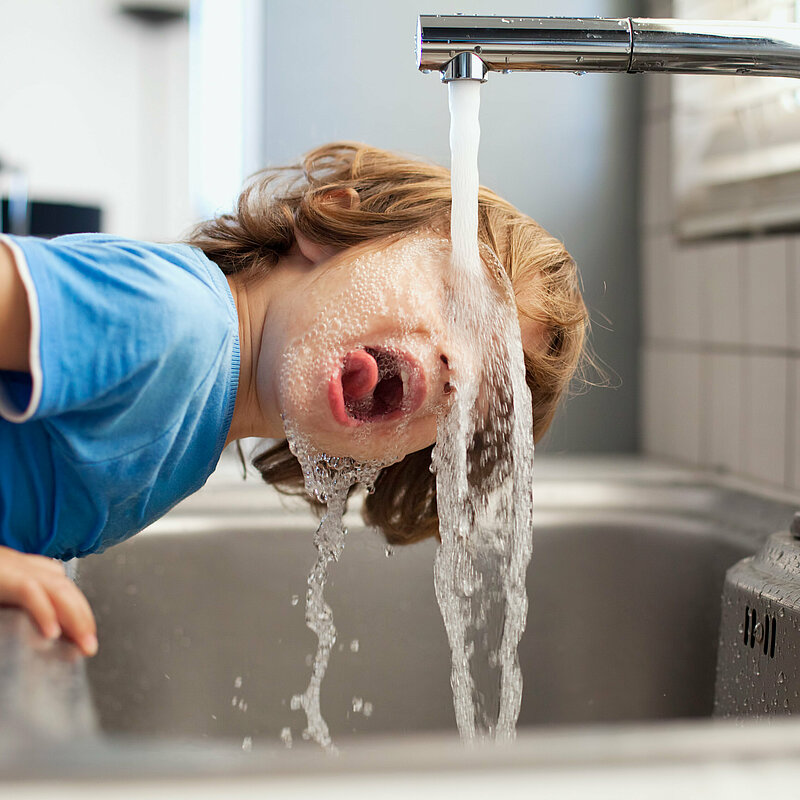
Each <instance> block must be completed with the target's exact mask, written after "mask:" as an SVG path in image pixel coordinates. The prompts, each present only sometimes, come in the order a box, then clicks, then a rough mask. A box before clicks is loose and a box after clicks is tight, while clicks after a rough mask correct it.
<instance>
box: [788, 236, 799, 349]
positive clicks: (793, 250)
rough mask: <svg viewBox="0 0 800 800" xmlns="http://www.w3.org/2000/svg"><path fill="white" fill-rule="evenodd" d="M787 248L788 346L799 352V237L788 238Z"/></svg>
mask: <svg viewBox="0 0 800 800" xmlns="http://www.w3.org/2000/svg"><path fill="white" fill-rule="evenodd" d="M787 247H788V257H789V269H788V273H787V281H788V292H789V294H788V297H789V308H788V310H787V316H788V320H787V327H788V329H789V346H790V347H793V348H794V349H795V350H800V236H791V237H789V239H788V242H787Z"/></svg>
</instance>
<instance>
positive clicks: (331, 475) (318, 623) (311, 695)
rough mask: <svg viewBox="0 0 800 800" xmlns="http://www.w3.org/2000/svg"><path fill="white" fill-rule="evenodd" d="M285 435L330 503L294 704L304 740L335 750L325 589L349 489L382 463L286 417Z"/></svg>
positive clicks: (338, 549) (312, 577)
mask: <svg viewBox="0 0 800 800" xmlns="http://www.w3.org/2000/svg"><path fill="white" fill-rule="evenodd" d="M284 426H285V428H286V438H287V441H288V442H289V447H290V448H291V450H292V453H294V455H295V456H296V458H297V460H298V461H299V462H300V466H301V467H302V470H303V478H304V481H305V489H306V492H308V494H309V495H311V496H312V497H314V498H315V499H316V500H318V501H319V502H320V503H324V504H325V505H326V510H325V514H324V515H323V517H322V520H321V521H320V523H319V526H318V528H317V531H316V533H315V534H314V546H315V547H316V549H317V558H316V561H315V562H314V566H313V567H312V568H311V572H310V573H309V575H308V590H307V592H306V625H307V626H308V627H309V628H310V629H311V630H312V631H313V632H314V633H315V634H316V636H317V652H316V654H315V656H314V662H313V665H312V669H311V679H310V680H309V682H308V687H307V688H306V690H305V692H303V694H296V695H294V697H292V700H291V708H292V710H294V711H298V710H299V709H300V708H302V709H303V710H304V711H305V713H306V722H307V727H306V730H305V731H304V732H303V738H305V739H313V740H314V741H315V742H317V744H319V745H320V746H321V747H323V748H325V749H326V750H329V751H331V752H335V751H336V748H335V747H334V745H333V741H332V739H331V735H330V731H329V730H328V724H327V723H326V722H325V719H324V717H323V716H322V710H321V708H320V689H321V688H322V679H323V678H324V677H325V672H326V671H327V669H328V661H329V659H330V655H331V650H332V649H333V646H334V645H335V644H336V627H335V625H334V624H333V612H332V611H331V607H330V606H329V605H328V603H327V602H326V601H325V596H324V590H325V584H326V582H327V579H328V567H329V565H330V563H331V562H332V561H338V560H339V556H340V555H341V554H342V550H343V549H344V541H345V537H346V536H347V528H345V527H344V525H343V524H342V517H343V516H344V512H345V508H346V504H347V495H348V493H349V491H350V487H351V486H353V485H354V484H356V483H360V484H362V485H364V486H365V487H367V489H369V488H370V487H371V486H372V484H373V483H374V481H375V478H376V477H377V475H378V472H379V471H380V469H381V467H382V466H383V464H382V463H379V462H368V463H359V462H356V461H353V460H352V459H350V458H336V457H332V456H328V455H325V454H324V453H321V452H320V451H318V450H317V449H316V448H315V447H313V445H311V443H310V442H309V441H308V440H307V439H306V438H305V437H304V436H302V435H301V434H300V433H298V432H297V431H295V430H294V429H293V426H292V425H291V423H289V422H288V421H287V420H285V419H284Z"/></svg>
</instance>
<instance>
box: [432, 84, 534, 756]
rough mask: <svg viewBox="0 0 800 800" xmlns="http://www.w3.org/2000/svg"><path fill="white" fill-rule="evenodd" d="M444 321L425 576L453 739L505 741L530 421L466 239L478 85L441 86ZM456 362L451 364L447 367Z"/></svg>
mask: <svg viewBox="0 0 800 800" xmlns="http://www.w3.org/2000/svg"><path fill="white" fill-rule="evenodd" d="M449 91H450V112H451V129H450V131H451V132H450V145H451V153H452V165H451V175H452V193H453V206H452V220H451V238H452V246H453V251H452V262H451V276H450V278H451V280H450V287H451V289H450V297H449V298H448V300H449V302H448V312H449V322H450V324H451V325H452V328H453V330H454V331H455V332H456V334H457V335H458V336H459V338H460V339H461V340H462V341H463V342H468V343H471V344H472V354H473V355H472V358H471V363H470V364H468V365H462V367H461V369H458V370H457V372H456V374H457V382H456V388H457V392H456V394H455V401H454V403H453V404H452V406H451V408H450V410H449V412H448V413H447V414H446V415H444V416H442V417H441V418H440V422H439V426H438V433H437V444H436V447H435V448H434V452H433V469H434V471H435V472H436V485H437V503H438V508H439V520H440V524H439V532H440V536H441V545H440V547H439V549H438V551H437V554H436V563H435V567H434V583H435V588H436V596H437V599H438V601H439V605H440V607H441V611H442V617H443V619H444V623H445V628H446V630H447V635H448V639H449V642H450V649H451V654H452V669H451V686H452V689H453V703H454V707H455V714H456V722H457V724H458V728H459V731H460V733H461V736H462V738H463V739H465V740H467V741H472V740H475V739H477V738H484V737H492V736H494V737H496V738H497V739H498V740H510V739H513V737H514V735H515V726H516V720H517V717H518V716H519V709H520V704H521V701H522V673H521V670H520V667H519V661H518V657H517V645H518V643H519V640H520V637H521V636H522V632H523V630H524V627H525V619H526V615H527V607H528V606H527V595H526V591H525V572H526V570H527V566H528V562H529V561H530V556H531V548H532V529H533V528H532V524H533V488H532V487H533V418H532V410H531V397H530V392H529V390H528V388H527V385H526V383H525V366H524V360H523V353H522V343H521V339H520V328H519V322H518V319H517V315H516V306H515V303H514V300H513V292H512V291H511V287H510V285H509V284H508V280H507V278H506V277H505V274H504V272H503V269H502V266H501V265H500V264H499V262H498V261H497V258H496V256H494V254H492V253H491V252H489V251H488V250H486V251H484V252H482V251H481V249H480V246H479V243H478V168H477V154H478V142H479V138H480V129H479V124H478V110H479V102H480V84H479V83H477V82H475V81H452V82H451V83H450V84H449ZM454 366H456V365H454Z"/></svg>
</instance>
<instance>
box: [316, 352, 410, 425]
mask: <svg viewBox="0 0 800 800" xmlns="http://www.w3.org/2000/svg"><path fill="white" fill-rule="evenodd" d="M424 393H425V388H424V381H423V380H421V377H420V369H419V366H418V365H417V363H416V362H415V361H414V360H413V359H411V358H410V357H409V356H408V355H406V354H404V353H403V354H400V353H396V352H393V351H390V350H383V349H381V348H377V347H364V348H362V349H360V350H353V351H351V352H350V353H348V354H347V355H346V356H345V359H344V364H343V365H342V367H341V369H340V370H338V371H337V372H336V373H335V374H334V375H333V376H332V377H331V380H330V383H329V386H328V399H329V401H330V406H331V411H332V412H333V415H334V417H335V418H336V420H337V421H338V422H341V423H342V424H345V425H353V424H355V423H357V422H375V421H386V420H393V419H399V418H400V417H401V416H403V415H404V414H409V413H413V412H414V411H416V410H417V409H418V408H419V407H420V406H421V405H422V401H423V399H424Z"/></svg>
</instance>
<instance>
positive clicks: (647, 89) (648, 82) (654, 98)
mask: <svg viewBox="0 0 800 800" xmlns="http://www.w3.org/2000/svg"><path fill="white" fill-rule="evenodd" d="M642 77H643V78H644V110H645V115H646V117H647V119H655V118H656V117H665V116H667V115H668V114H669V111H670V102H671V99H672V76H671V75H665V74H659V73H649V74H646V75H644V76H642Z"/></svg>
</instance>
